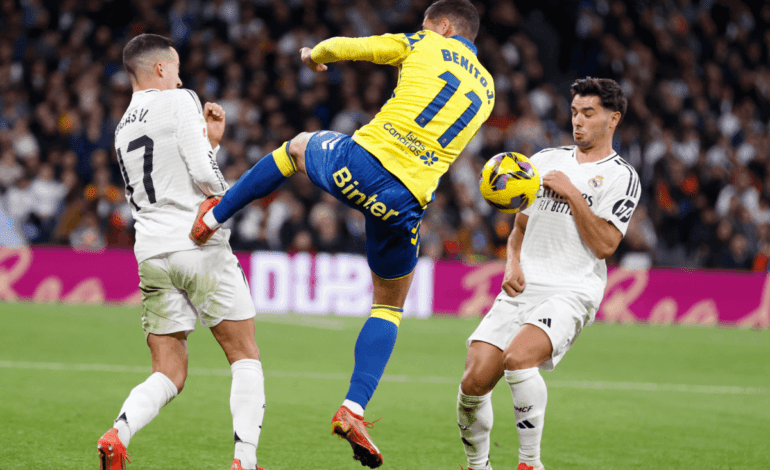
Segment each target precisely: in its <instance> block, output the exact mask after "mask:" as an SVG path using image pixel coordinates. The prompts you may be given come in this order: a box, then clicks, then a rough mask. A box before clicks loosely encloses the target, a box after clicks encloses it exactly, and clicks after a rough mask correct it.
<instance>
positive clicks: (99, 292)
mask: <svg viewBox="0 0 770 470" xmlns="http://www.w3.org/2000/svg"><path fill="white" fill-rule="evenodd" d="M237 256H238V259H239V261H240V263H241V266H242V267H243V269H244V271H245V273H246V275H247V277H248V279H250V284H251V288H252V294H253V296H254V298H255V303H257V304H258V305H257V307H258V309H260V305H261V306H262V307H263V308H261V309H260V311H268V310H269V311H274V312H276V313H279V312H283V311H294V312H305V313H314V314H321V313H324V312H326V313H336V314H341V315H358V314H359V312H358V311H357V310H356V311H355V312H352V311H351V312H348V311H347V310H345V309H343V310H345V311H344V312H343V311H339V312H338V311H337V310H339V309H338V308H337V307H334V305H337V303H339V299H340V298H344V299H347V300H346V301H345V302H347V303H345V302H343V303H344V304H345V305H346V308H347V307H350V305H353V304H356V305H358V303H362V302H363V303H362V305H363V307H362V308H361V312H363V314H366V312H368V302H369V301H370V298H371V286H370V285H369V283H370V281H369V280H368V277H369V276H368V267H367V266H366V260H365V259H364V258H363V257H356V256H349V255H340V256H336V257H335V256H329V255H320V256H313V255H303V256H304V257H303V256H294V257H291V256H288V255H285V254H283V253H265V252H261V253H254V254H253V255H252V254H251V253H237ZM322 261H323V262H325V263H326V264H329V263H331V264H329V267H331V266H334V273H336V274H335V276H336V277H335V276H331V277H329V276H321V275H320V274H319V273H317V272H315V271H316V270H317V269H318V266H319V264H318V263H321V265H324V266H325V264H323V263H322ZM252 264H255V265H254V266H252ZM359 265H360V266H359ZM419 266H420V269H419V273H417V274H418V276H416V277H415V279H417V280H416V281H415V282H413V286H412V291H414V292H410V294H414V295H410V296H409V298H408V302H407V304H408V307H409V310H410V311H414V312H413V313H414V314H415V316H429V315H430V314H431V313H432V312H435V313H439V314H448V315H460V316H479V315H483V314H484V313H486V311H487V310H488V309H489V307H490V306H491V305H492V302H493V301H494V299H495V297H496V296H497V294H498V293H499V292H500V284H501V283H502V279H503V272H504V264H503V263H502V262H492V263H483V264H479V265H467V264H464V263H461V262H456V261H444V260H438V261H432V260H428V259H425V260H421V261H420V265H419ZM322 271H323V270H322ZM348 271H350V272H359V271H360V273H361V275H360V276H359V277H361V279H362V281H361V282H362V284H361V286H363V287H361V286H359V287H356V286H358V284H355V283H353V284H351V282H352V281H350V280H349V279H348V278H347V277H346V278H345V279H346V280H345V282H343V284H340V282H341V281H340V279H341V278H340V279H338V278H339V277H340V276H341V274H340V273H341V272H344V273H348ZM279 274H280V276H279ZM348 274H350V273H348ZM281 276H283V277H281ZM351 276H352V274H351ZM326 277H328V279H326V281H328V282H326V284H329V283H331V284H329V285H326V284H324V283H321V284H319V281H318V278H326ZM353 277H354V278H355V279H358V278H357V277H355V276H353ZM364 278H366V280H367V282H364ZM351 279H353V278H351ZM278 281H282V282H278ZM332 281H334V282H332ZM338 281H340V282H338ZM335 282H336V284H335ZM338 284H339V285H338ZM354 284H355V286H354ZM364 284H366V286H364ZM138 285H139V276H138V275H137V265H136V258H135V257H134V254H133V252H132V251H131V250H106V251H101V252H94V253H89V252H77V251H75V250H73V249H71V248H63V247H34V248H23V249H11V248H4V247H0V302H2V301H16V300H33V301H40V302H64V303H96V304H98V303H103V302H110V303H120V304H127V305H138V304H139V303H140V301H141V294H140V292H139V288H138ZM306 285H307V286H306ZM310 286H315V288H314V289H313V288H311V287H310ZM319 286H320V287H319ZM324 286H325V287H324ZM321 287H324V288H323V289H321ZM278 288H280V289H284V290H285V291H286V292H277V291H276V292H273V291H274V290H275V289H278ZM298 288H299V289H306V290H307V291H308V292H310V291H311V290H312V291H313V292H315V294H314V295H310V294H308V295H305V296H304V297H303V296H302V295H299V296H298V292H297V289H298ZM319 289H320V290H319ZM353 290H355V291H356V292H352V291H353ZM359 290H360V291H361V292H358V291H359ZM319 292H321V293H324V295H323V296H319V295H320V294H319ZM300 294H301V293H300ZM326 294H328V295H326ZM354 294H355V295H358V294H360V295H358V297H361V298H360V299H359V298H358V297H356V296H355V295H354ZM340 296H342V297H340ZM351 296H353V297H355V299H354V300H356V301H355V302H353V303H352V304H351V303H350V302H351V300H350V299H352V298H353V297H351ZM305 297H307V298H306V299H305ZM327 297H328V298H327ZM282 299H283V300H286V302H283V303H286V305H285V306H283V303H281V305H277V304H276V305H272V303H276V302H278V301H279V300H282ZM297 299H300V300H302V299H305V300H304V301H303V302H299V300H297ZM335 299H336V300H335ZM271 302H272V303H271ZM292 302H293V303H292ZM297 302H299V304H298V303H297ZM324 302H325V303H324ZM335 302H336V303H335ZM278 303H280V302H278ZM319 303H321V304H324V305H325V307H324V308H320V307H319V306H318V305H317V304H319ZM268 304H270V305H268ZM295 304H296V305H295ZM327 304H328V305H327ZM348 304H350V305H348ZM364 304H366V305H364ZM303 306H305V307H307V308H302V307H303ZM268 307H270V308H268ZM279 307H280V308H279ZM311 307H312V308H311ZM348 310H350V309H349V308H348ZM597 319H598V320H600V321H608V322H634V321H639V322H649V323H655V324H697V325H715V324H717V323H721V324H730V325H738V326H745V327H757V328H770V276H769V275H768V274H766V273H744V272H727V271H705V270H697V271H696V270H674V269H652V270H650V271H624V270H621V269H617V268H611V269H610V270H609V275H608V282H607V290H606V292H605V296H604V301H603V302H602V305H601V307H600V309H599V312H598V314H597Z"/></svg>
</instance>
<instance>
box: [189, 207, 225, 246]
mask: <svg viewBox="0 0 770 470" xmlns="http://www.w3.org/2000/svg"><path fill="white" fill-rule="evenodd" d="M221 200H222V198H221V197H210V198H208V199H206V200H205V201H203V202H201V205H200V206H199V207H198V215H197V216H196V217H195V223H194V224H193V227H192V230H190V240H192V241H194V242H195V244H196V245H198V246H203V245H205V244H206V242H207V241H209V238H211V236H212V235H214V233H215V232H216V230H213V229H211V228H209V226H208V225H206V223H205V222H204V221H203V216H204V215H206V212H208V211H210V210H211V209H213V208H214V206H216V205H217V204H219V201H221Z"/></svg>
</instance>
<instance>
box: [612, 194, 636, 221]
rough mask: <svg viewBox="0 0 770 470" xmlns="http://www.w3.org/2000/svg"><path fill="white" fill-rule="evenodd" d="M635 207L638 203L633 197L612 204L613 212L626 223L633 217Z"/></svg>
mask: <svg viewBox="0 0 770 470" xmlns="http://www.w3.org/2000/svg"><path fill="white" fill-rule="evenodd" d="M635 207H636V204H635V203H634V201H632V200H631V199H621V200H620V201H618V202H616V203H615V205H614V206H612V214H613V215H614V216H615V217H617V218H618V220H620V221H621V222H623V223H626V222H628V221H629V220H630V219H631V214H633V213H634V208H635Z"/></svg>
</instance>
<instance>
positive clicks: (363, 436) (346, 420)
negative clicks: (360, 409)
mask: <svg viewBox="0 0 770 470" xmlns="http://www.w3.org/2000/svg"><path fill="white" fill-rule="evenodd" d="M372 426H373V424H372V423H367V422H364V417H363V416H358V415H357V414H355V413H353V412H352V411H350V410H349V409H348V408H347V407H346V406H341V407H340V409H339V410H338V411H337V414H335V415H334V417H333V418H332V432H333V433H334V434H337V435H338V436H340V438H343V439H346V440H347V441H348V442H349V443H350V446H351V447H352V448H353V454H354V455H353V458H354V459H356V460H358V461H359V462H361V465H366V466H367V467H369V468H377V467H379V466H380V465H382V454H381V453H380V450H379V449H377V446H376V445H374V442H372V438H370V437H369V433H368V432H366V428H372Z"/></svg>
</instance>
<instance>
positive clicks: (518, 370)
mask: <svg viewBox="0 0 770 470" xmlns="http://www.w3.org/2000/svg"><path fill="white" fill-rule="evenodd" d="M571 94H572V127H573V138H574V141H575V144H576V145H575V146H569V147H559V148H551V149H545V150H543V151H541V152H538V153H537V154H536V155H534V156H533V157H532V158H531V161H532V163H533V164H534V165H535V166H536V167H537V168H538V170H539V171H540V174H541V175H544V177H543V193H542V195H541V196H540V197H539V198H538V199H537V200H536V201H535V203H534V204H533V205H532V206H530V207H529V208H527V209H526V210H525V211H523V213H519V214H517V215H516V220H515V223H514V228H513V231H512V232H511V234H510V236H509V237H508V249H507V263H506V268H505V276H504V280H503V285H502V292H501V293H500V295H498V296H497V298H496V299H495V302H494V304H493V306H492V308H491V309H490V310H489V313H487V315H486V316H485V317H484V319H483V320H482V321H481V323H480V324H479V326H478V328H477V329H476V331H474V332H473V334H471V336H470V338H469V339H468V356H467V359H466V363H465V373H464V374H463V378H462V383H461V385H460V392H459V394H458V397H457V420H458V425H459V426H460V436H461V438H462V442H463V446H464V448H465V454H466V456H467V458H468V465H469V468H470V469H472V470H491V468H492V467H491V466H490V463H489V442H490V432H491V429H492V421H493V417H492V401H491V397H492V389H493V388H494V387H495V384H497V382H498V381H499V380H500V379H501V378H503V377H505V380H506V382H508V384H509V385H510V387H511V392H512V394H513V407H514V413H515V416H516V428H517V431H518V433H519V466H518V467H517V470H543V468H544V467H543V464H542V462H541V461H540V441H541V440H542V436H543V424H544V416H545V406H546V402H547V399H548V392H547V389H546V385H545V381H544V380H543V378H542V377H541V376H540V372H539V370H538V367H539V368H541V369H544V370H553V369H554V367H555V366H556V364H558V362H559V361H560V360H561V358H562V357H564V354H566V352H567V351H568V350H569V348H570V347H571V346H572V344H573V343H574V342H575V340H576V339H577V337H578V335H579V334H580V331H581V330H582V329H583V328H584V327H586V326H588V325H590V324H591V323H592V322H593V321H594V316H595V315H596V311H597V309H598V308H599V303H600V302H601V300H602V296H603V294H604V287H605V285H606V283H607V266H606V264H605V262H604V259H605V258H607V257H609V256H610V255H612V253H614V252H615V250H616V249H617V247H618V244H619V243H620V240H621V239H622V238H623V236H624V235H625V233H626V229H627V228H628V222H629V220H631V215H632V214H633V212H634V209H635V208H636V205H637V203H638V202H639V195H640V192H641V188H640V184H639V176H638V175H637V173H636V171H635V170H634V169H633V167H631V166H630V165H628V164H627V163H626V162H625V161H624V160H623V159H622V158H620V156H619V155H618V154H617V153H615V152H614V151H613V150H612V136H613V134H614V132H615V128H616V127H617V125H618V124H619V123H620V121H621V119H622V118H623V116H624V115H625V112H626V107H627V100H626V97H625V95H624V93H623V90H622V89H621V88H620V86H618V84H617V83H615V81H613V80H609V79H596V78H585V79H580V80H577V81H575V83H574V84H573V85H572V88H571Z"/></svg>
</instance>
